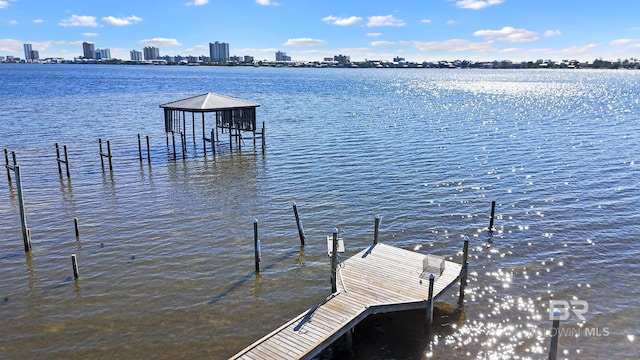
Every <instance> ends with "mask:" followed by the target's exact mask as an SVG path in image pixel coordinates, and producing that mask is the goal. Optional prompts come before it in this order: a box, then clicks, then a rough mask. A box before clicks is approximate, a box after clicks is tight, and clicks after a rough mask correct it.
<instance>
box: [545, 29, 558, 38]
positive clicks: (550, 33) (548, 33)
mask: <svg viewBox="0 0 640 360" xmlns="http://www.w3.org/2000/svg"><path fill="white" fill-rule="evenodd" d="M560 34H562V33H561V32H560V30H547V31H545V32H544V36H545V37H551V36H559V35H560Z"/></svg>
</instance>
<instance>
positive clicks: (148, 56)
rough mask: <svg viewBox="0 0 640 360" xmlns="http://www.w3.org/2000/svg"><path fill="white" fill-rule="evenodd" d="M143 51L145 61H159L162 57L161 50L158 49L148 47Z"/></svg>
mask: <svg viewBox="0 0 640 360" xmlns="http://www.w3.org/2000/svg"><path fill="white" fill-rule="evenodd" d="M142 51H143V52H144V59H145V60H158V58H159V57H160V49H158V48H157V47H154V46H146V47H145V48H144V49H142Z"/></svg>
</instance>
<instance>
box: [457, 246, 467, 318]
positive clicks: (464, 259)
mask: <svg viewBox="0 0 640 360" xmlns="http://www.w3.org/2000/svg"><path fill="white" fill-rule="evenodd" d="M468 273H469V237H468V236H465V237H464V246H463V250H462V269H461V270H460V294H459V295H458V307H462V306H463V304H464V290H465V288H466V287H467V275H468Z"/></svg>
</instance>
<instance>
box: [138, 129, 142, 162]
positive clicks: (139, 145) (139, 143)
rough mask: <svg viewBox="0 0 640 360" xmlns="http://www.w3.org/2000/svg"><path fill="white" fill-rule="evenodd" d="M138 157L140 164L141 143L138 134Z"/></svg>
mask: <svg viewBox="0 0 640 360" xmlns="http://www.w3.org/2000/svg"><path fill="white" fill-rule="evenodd" d="M138 155H139V157H140V162H142V141H141V140H140V134H138Z"/></svg>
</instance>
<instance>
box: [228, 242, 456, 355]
mask: <svg viewBox="0 0 640 360" xmlns="http://www.w3.org/2000/svg"><path fill="white" fill-rule="evenodd" d="M466 248H467V246H466V245H465V250H466ZM465 255H466V252H465ZM465 258H466V256H465ZM464 263H466V259H465V261H463V264H464ZM336 273H337V274H336V275H337V280H336V283H337V291H336V292H334V293H333V294H331V295H330V296H329V297H328V298H327V299H326V300H325V301H324V302H322V303H320V304H317V305H315V306H313V307H311V308H310V309H309V310H307V311H305V312H304V313H302V314H300V315H298V316H296V317H295V318H293V319H292V320H290V321H289V322H287V323H286V324H284V325H282V326H281V327H279V328H278V329H276V330H274V331H273V332H271V333H270V334H268V335H266V336H265V337H263V338H261V339H260V340H258V341H256V342H254V343H253V344H251V345H249V346H248V347H246V348H245V349H244V350H242V351H241V352H239V353H238V354H236V355H235V356H233V357H232V358H231V359H234V360H235V359H250V360H273V359H310V358H312V357H313V356H316V355H318V354H319V353H320V352H321V351H322V350H324V349H325V348H326V347H327V346H329V345H331V343H333V342H334V341H336V340H337V339H338V338H340V337H341V336H342V335H344V334H346V333H348V332H350V331H352V329H353V328H354V327H355V326H356V325H357V324H358V323H359V322H361V321H362V320H364V319H365V318H366V317H367V316H369V315H371V314H377V313H387V312H395V311H402V310H412V309H429V308H431V309H432V306H433V301H435V299H436V298H437V297H438V296H439V295H441V294H442V293H443V292H444V291H445V290H447V289H448V288H449V287H451V286H452V285H454V284H455V283H456V282H457V281H458V280H459V279H462V282H463V283H465V282H466V278H465V277H464V276H465V275H466V268H463V266H462V265H461V264H458V263H454V262H451V261H447V260H445V259H444V258H442V257H439V256H434V255H425V254H420V253H417V252H413V251H409V250H404V249H400V248H396V247H393V246H389V245H385V244H373V245H371V246H370V247H368V248H367V249H364V250H362V251H361V252H359V253H358V254H356V255H354V256H352V257H350V258H348V259H347V260H345V261H344V262H342V263H341V264H340V265H339V266H338V269H337V272H336ZM431 274H433V275H434V281H433V300H432V301H431V302H429V283H430V280H429V276H430V275H431ZM463 286H464V285H463ZM462 289H463V288H461V290H462ZM427 314H428V315H427V316H429V311H428V312H427Z"/></svg>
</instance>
